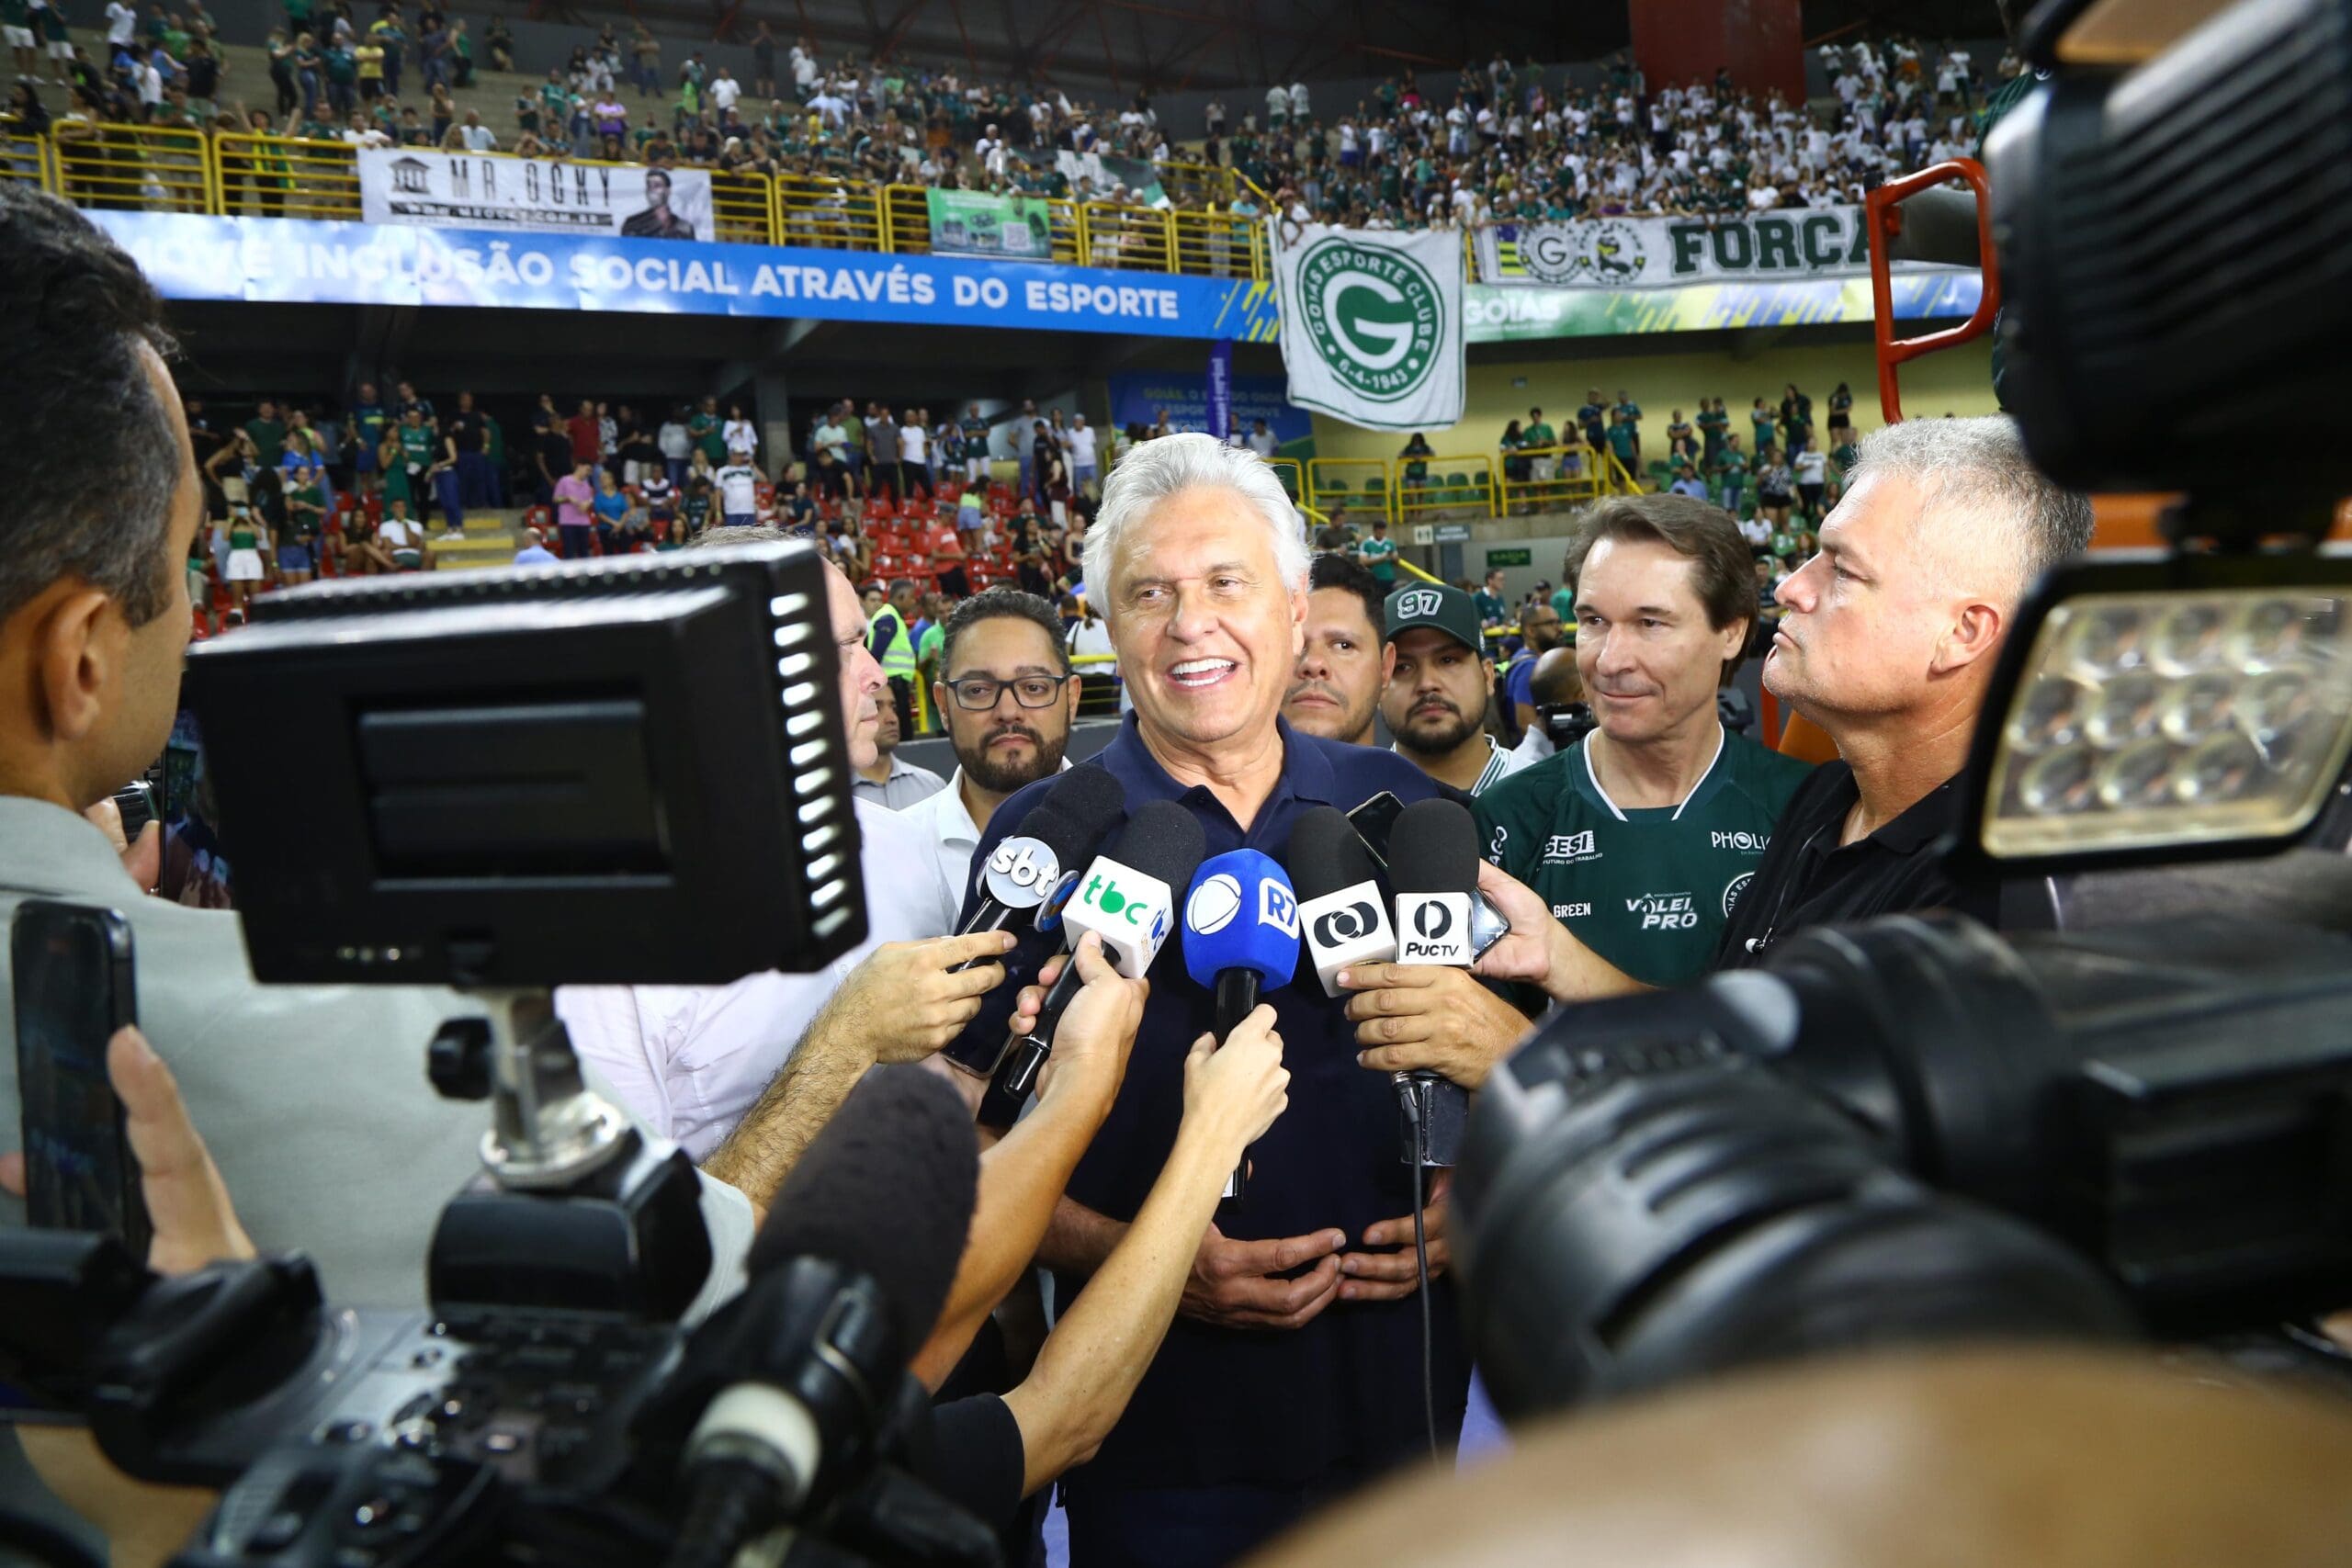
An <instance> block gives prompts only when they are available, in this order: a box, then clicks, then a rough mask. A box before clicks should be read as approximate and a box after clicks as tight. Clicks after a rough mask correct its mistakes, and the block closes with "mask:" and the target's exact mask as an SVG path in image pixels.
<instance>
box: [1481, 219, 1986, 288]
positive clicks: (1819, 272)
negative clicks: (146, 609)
mask: <svg viewBox="0 0 2352 1568" xmlns="http://www.w3.org/2000/svg"><path fill="white" fill-rule="evenodd" d="M1477 250H1478V281H1480V282H1481V283H1487V284H1500V285H1505V286H1510V285H1522V286H1536V287H1544V288H1679V287H1681V286H1684V285H1688V284H1693V283H1778V282H1785V281H1792V280H1796V279H1801V278H1815V277H1868V276H1870V271H1871V246H1870V230H1869V228H1868V225H1867V224H1866V222H1865V220H1864V209H1861V208H1859V207H1815V208H1800V209H1792V210H1789V211H1785V212H1758V213H1749V214H1747V215H1745V216H1739V217H1728V218H1717V219H1713V220H1709V219H1699V218H1591V219H1574V220H1568V221H1566V222H1558V223H1494V224H1488V225H1487V226H1486V227H1484V228H1482V229H1480V230H1479V231H1478V233H1477ZM1894 270H1895V271H1896V272H1898V273H1953V272H1973V270H1974V269H1973V268H1963V267H1944V266H1930V265H1927V264H1925V263H1912V262H1904V263H1898V264H1896V266H1895V268H1894Z"/></svg>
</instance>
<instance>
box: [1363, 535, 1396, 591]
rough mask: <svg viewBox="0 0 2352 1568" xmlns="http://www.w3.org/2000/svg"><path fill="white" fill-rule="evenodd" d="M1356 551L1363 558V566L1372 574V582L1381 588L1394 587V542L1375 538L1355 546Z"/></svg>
mask: <svg viewBox="0 0 2352 1568" xmlns="http://www.w3.org/2000/svg"><path fill="white" fill-rule="evenodd" d="M1356 550H1357V553H1358V554H1360V555H1361V556H1362V557H1363V564H1364V566H1365V567H1366V568H1367V569H1368V570H1370V571H1371V572H1372V576H1373V581H1376V582H1378V583H1379V584H1380V585H1381V586H1382V587H1383V588H1389V587H1393V586H1395V584H1396V581H1397V541H1396V540H1394V539H1383V538H1380V537H1378V536H1374V537H1373V538H1369V539H1366V540H1365V541H1364V542H1363V544H1361V545H1359V546H1357V547H1356Z"/></svg>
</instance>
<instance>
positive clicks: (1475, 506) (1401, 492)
mask: <svg viewBox="0 0 2352 1568" xmlns="http://www.w3.org/2000/svg"><path fill="white" fill-rule="evenodd" d="M1420 461H1422V462H1424V463H1427V464H1428V465H1429V470H1430V471H1429V477H1428V478H1427V479H1426V480H1424V481H1423V482H1421V483H1419V484H1416V483H1414V482H1413V481H1412V480H1410V479H1405V478H1403V477H1401V476H1402V475H1403V472H1404V470H1403V468H1401V467H1400V468H1398V470H1397V472H1398V474H1399V476H1400V477H1399V478H1398V479H1397V520H1398V521H1400V522H1402V521H1403V520H1404V519H1406V518H1408V517H1409V516H1411V515H1412V514H1413V513H1416V512H1463V511H1471V510H1476V511H1478V512H1482V513H1486V514H1487V516H1489V517H1491V516H1493V515H1494V514H1495V460H1494V459H1493V458H1492V457H1488V456H1487V454H1485V453H1484V452H1477V453H1471V454H1468V455H1465V456H1459V457H1447V456H1445V455H1444V454H1442V453H1441V454H1438V455H1436V456H1434V457H1424V458H1421V459H1420Z"/></svg>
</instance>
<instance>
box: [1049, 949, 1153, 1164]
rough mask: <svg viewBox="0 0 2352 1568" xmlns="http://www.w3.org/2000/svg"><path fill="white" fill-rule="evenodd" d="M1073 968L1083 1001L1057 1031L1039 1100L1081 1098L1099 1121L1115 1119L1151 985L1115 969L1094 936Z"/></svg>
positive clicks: (1066, 1013)
mask: <svg viewBox="0 0 2352 1568" xmlns="http://www.w3.org/2000/svg"><path fill="white" fill-rule="evenodd" d="M1069 966H1070V968H1071V969H1072V970H1073V971H1075V972H1076V974H1077V976H1078V980H1079V992H1078V997H1077V999H1076V1000H1074V1001H1072V1002H1071V1003H1070V1004H1069V1007H1068V1008H1067V1009H1065V1010H1063V1013H1062V1019H1061V1024H1060V1027H1059V1028H1057V1029H1056V1030H1055V1031H1054V1054H1053V1055H1052V1057H1051V1058H1050V1059H1048V1060H1047V1062H1046V1066H1045V1067H1044V1069H1043V1070H1042V1071H1041V1072H1040V1073H1039V1074H1038V1077H1037V1098H1038V1100H1040V1101H1046V1100H1052V1101H1057V1102H1058V1101H1060V1100H1067V1099H1069V1098H1071V1097H1072V1096H1076V1097H1079V1099H1080V1100H1081V1101H1082V1102H1091V1104H1092V1105H1093V1106H1094V1108H1095V1111H1096V1113H1097V1120H1098V1121H1099V1120H1100V1119H1101V1117H1103V1116H1105V1115H1108V1114H1109V1113H1110V1110H1111V1102H1112V1101H1113V1100H1115V1099H1117V1098H1118V1094H1119V1083H1120V1080H1121V1079H1123V1078H1124V1077H1126V1071H1127V1053H1128V1052H1129V1051H1130V1050H1131V1049H1132V1048H1133V1047H1134V1045H1135V1043H1136V1031H1137V1030H1138V1029H1140V1028H1142V1027H1143V1006H1144V1003H1145V1002H1146V1001H1148V999H1150V997H1151V982H1150V981H1149V980H1130V979H1128V978H1126V977H1125V976H1123V975H1121V974H1120V973H1119V972H1118V971H1117V970H1116V969H1114V968H1113V967H1112V966H1111V961H1110V959H1109V958H1107V957H1105V956H1104V954H1103V939H1102V938H1101V937H1098V936H1096V935H1095V934H1094V933H1093V932H1091V931H1089V932H1087V933H1086V934H1085V935H1084V936H1081V937H1080V938H1079V942H1078V946H1077V948H1076V949H1075V950H1074V951H1073V952H1072V953H1070V955H1069Z"/></svg>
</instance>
